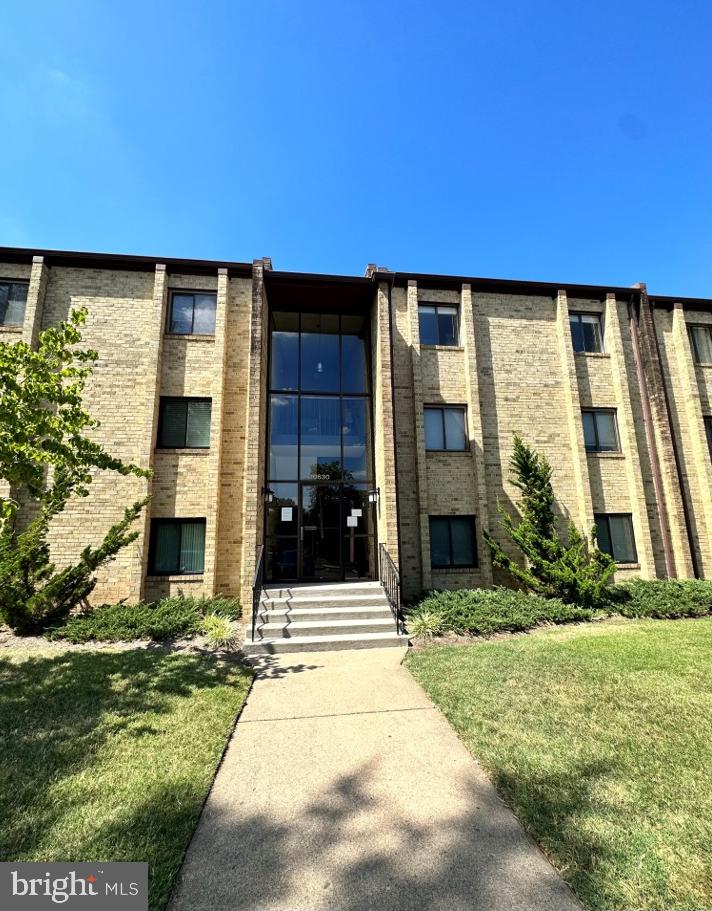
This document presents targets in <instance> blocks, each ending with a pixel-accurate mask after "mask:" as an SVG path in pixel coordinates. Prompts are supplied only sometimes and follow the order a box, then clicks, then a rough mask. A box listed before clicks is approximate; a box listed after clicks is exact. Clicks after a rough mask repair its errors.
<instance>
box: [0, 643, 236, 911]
mask: <svg viewBox="0 0 712 911" xmlns="http://www.w3.org/2000/svg"><path fill="white" fill-rule="evenodd" d="M246 674H247V671H245V670H242V669H240V668H237V667H235V666H234V665H232V666H231V665H230V663H219V662H216V661H215V660H211V659H208V658H205V657H203V656H196V655H186V654H175V653H172V654H171V653H168V652H161V651H159V650H145V649H137V650H127V651H117V652H110V651H106V652H103V651H87V652H78V651H68V652H63V653H61V654H59V655H51V656H47V655H42V656H30V657H28V658H27V659H26V660H23V661H21V662H19V663H16V662H13V661H11V660H8V658H0V730H1V731H2V733H3V736H2V738H1V740H0V776H1V780H2V788H0V860H16V859H21V858H25V859H44V857H46V856H47V854H48V853H54V852H55V851H57V850H59V851H60V853H62V849H63V848H64V849H65V850H64V851H63V856H61V857H59V856H53V857H51V858H49V857H47V859H54V860H60V859H67V860H130V859H134V860H149V863H150V864H151V879H152V883H151V891H152V892H153V891H155V890H156V889H157V890H158V894H159V895H162V896H163V900H165V897H166V896H167V894H168V889H169V888H170V881H171V879H172V876H173V875H174V873H175V871H176V869H177V867H178V865H179V863H180V858H181V856H182V852H183V850H184V848H185V846H186V845H187V843H188V840H189V838H190V835H191V833H192V831H193V828H194V826H195V823H196V821H197V818H198V816H199V813H200V809H201V806H202V802H203V800H204V797H205V792H206V782H205V769H206V767H207V765H206V760H207V759H209V757H210V756H212V755H214V754H215V753H216V748H215V745H216V744H217V743H218V742H219V741H220V737H221V734H222V729H221V730H220V733H218V732H217V727H220V728H222V725H223V724H224V722H225V719H226V718H227V719H228V720H229V718H230V715H231V711H230V709H229V708H227V707H226V706H225V705H222V704H220V705H218V702H216V701H215V700H212V701H208V702H206V700H205V699H204V698H203V699H202V700H200V701H199V703H196V705H198V704H199V705H200V706H202V710H203V711H204V712H205V713H206V715H207V718H208V720H205V719H203V718H197V719H196V723H197V724H199V723H200V722H203V725H202V728H203V730H204V731H206V730H207V731H209V737H210V742H211V744H212V746H211V747H209V748H206V747H202V746H201V745H200V744H197V745H196V750H195V753H186V750H185V749H184V743H180V744H179V743H178V740H184V738H183V732H182V731H181V729H180V727H179V726H178V727H177V728H176V727H171V725H173V724H176V723H177V724H178V725H179V724H180V722H176V721H175V719H172V718H171V719H168V717H166V725H167V728H166V737H167V740H166V747H165V755H164V753H163V752H162V750H163V747H162V745H161V743H160V741H158V740H157V739H156V737H155V736H154V735H158V736H159V737H160V736H161V735H162V733H163V732H162V731H161V730H159V728H160V727H162V726H163V724H164V722H163V721H161V720H160V719H161V717H162V716H169V715H174V714H176V712H177V707H178V706H180V701H178V702H177V701H176V697H181V698H185V699H186V700H188V699H189V698H190V697H191V696H196V695H200V694H203V695H204V694H205V691H208V690H213V689H215V688H223V689H224V690H225V692H226V693H227V687H228V686H229V685H230V684H231V683H232V682H236V683H237V684H238V685H239V686H240V687H241V688H243V689H244V690H246V688H247V680H246ZM235 705H236V706H238V707H239V700H235ZM181 709H182V711H183V713H184V715H183V717H189V716H188V714H187V706H182V707H181ZM213 719H214V720H215V726H213V727H212V728H211V725H212V724H213ZM224 733H225V734H227V733H228V730H227V729H226V730H225V731H224ZM190 734H191V731H190V729H187V730H186V731H185V736H186V737H190ZM117 735H120V740H118V739H117ZM134 739H135V740H136V749H135V750H132V749H128V750H127V749H126V744H127V743H131V742H132V741H133V740H134ZM142 740H145V748H146V753H145V755H146V756H150V757H152V758H151V760H150V761H153V762H155V761H165V764H166V770H167V772H166V776H165V780H164V781H161V782H160V783H159V784H158V785H157V783H156V777H155V766H154V767H153V768H150V769H149V770H148V771H149V772H150V774H148V775H147V776H146V778H147V779H150V778H151V777H152V778H153V781H152V782H151V781H144V780H143V778H142V776H141V765H140V763H141V762H142V761H143V762H144V763H145V762H146V761H147V760H146V759H145V758H144V756H143V755H142V753H143V750H144V744H143V743H142ZM169 743H170V744H171V745H172V746H173V748H177V747H179V746H180V748H181V750H182V753H183V755H182V757H181V760H180V762H178V763H174V762H173V761H172V760H173V756H172V755H171V753H170V750H169V747H168V744H169ZM114 744H116V745H117V750H118V753H117V756H118V758H117V757H116V756H114V755H113V754H111V750H112V749H113V747H114ZM107 748H108V752H107ZM102 751H103V753H102ZM122 751H123V752H122ZM126 755H130V756H131V757H133V758H134V759H135V761H136V768H135V769H134V768H127V761H126V760H125V758H124V757H125V756H126ZM194 756H197V757H198V758H197V759H196V765H197V766H198V767H197V768H196V769H195V774H193V767H192V766H191V762H192V761H193V757H194ZM218 757H219V752H218V753H217V755H216V756H215V761H216V762H217V758H218ZM99 766H100V767H101V770H100V774H99V772H98V771H97V770H98V767H99ZM114 788H117V789H123V790H120V791H119V790H117V792H116V794H114ZM142 800H144V802H145V809H144V808H143V807H144V804H142ZM107 804H108V805H109V806H110V808H111V812H110V813H109V812H107V809H106V805H107ZM137 807H138V809H137ZM94 808H95V809H96V810H97V811H98V810H100V811H101V813H102V815H104V816H108V817H110V819H111V824H110V825H109V826H103V825H102V823H100V822H98V821H97V813H93V809H94ZM84 817H86V819H85V818H84ZM70 818H71V822H67V820H68V819H70ZM64 826H68V827H70V828H71V831H70V830H67V831H66V844H63V843H61V842H62V838H63V836H64V834H65V829H64V828H63V827H64ZM58 841H59V842H60V844H58ZM48 845H49V846H50V847H48ZM82 851H85V852H86V853H85V856H77V853H82ZM149 855H151V856H149ZM154 880H155V885H154ZM152 907H160V905H153V901H152Z"/></svg>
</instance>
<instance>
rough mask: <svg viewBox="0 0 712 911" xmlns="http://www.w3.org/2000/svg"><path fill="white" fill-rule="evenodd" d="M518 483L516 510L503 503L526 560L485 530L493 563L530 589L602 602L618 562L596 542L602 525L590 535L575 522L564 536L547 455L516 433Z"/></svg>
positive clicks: (506, 523) (505, 524) (507, 527)
mask: <svg viewBox="0 0 712 911" xmlns="http://www.w3.org/2000/svg"><path fill="white" fill-rule="evenodd" d="M509 464H510V469H511V474H512V476H513V477H512V484H513V485H514V486H515V487H517V488H518V489H519V490H520V491H521V492H522V496H521V500H520V503H519V507H518V508H515V510H514V515H510V514H509V513H508V512H507V511H506V510H505V509H504V508H503V507H502V506H500V505H499V504H498V507H497V511H498V513H499V521H500V525H501V526H502V528H503V530H504V532H505V534H506V535H507V537H509V538H510V540H511V541H512V542H513V544H514V545H515V546H516V547H517V549H518V550H519V551H520V552H521V554H522V558H523V563H522V564H520V563H518V562H516V561H515V560H513V559H512V558H511V557H510V556H509V555H508V554H507V553H505V551H504V550H503V548H502V547H501V546H500V544H499V543H498V542H497V541H496V540H495V539H494V538H493V537H492V535H491V534H490V533H489V532H488V531H487V530H485V532H484V536H485V541H486V542H487V545H488V546H489V548H490V551H491V553H492V563H493V565H494V566H495V567H497V568H498V569H502V570H504V571H505V572H507V573H509V575H510V576H512V578H513V579H515V580H516V581H517V582H518V583H519V584H520V585H521V586H523V587H524V588H526V589H527V590H528V591H531V592H535V593H536V594H539V595H545V596H546V597H548V598H561V600H562V601H566V603H567V604H580V605H581V606H582V607H586V608H596V607H600V606H601V605H602V604H603V603H604V602H605V599H606V597H607V590H608V588H609V586H610V583H611V580H612V578H613V574H614V572H615V568H616V564H615V562H614V561H613V558H612V557H610V556H609V555H608V554H605V553H603V552H602V551H600V550H599V549H598V548H597V547H596V530H595V528H594V529H593V530H592V532H591V537H590V539H589V537H588V536H587V535H585V534H583V533H582V532H580V531H579V530H578V528H576V526H575V525H574V523H573V522H571V521H569V522H568V525H567V533H566V536H565V538H564V536H562V535H561V533H560V531H559V529H558V527H557V522H556V518H555V516H554V511H553V508H554V504H555V501H556V500H555V497H554V488H553V486H552V483H551V477H552V474H553V470H552V467H551V465H550V464H549V462H548V460H547V459H546V457H545V456H543V455H541V454H540V453H538V452H536V451H535V450H534V449H532V448H531V447H530V446H527V444H526V443H525V442H524V441H523V440H522V439H521V438H520V437H519V436H517V434H515V435H514V450H513V453H512V457H511V458H510V461H509Z"/></svg>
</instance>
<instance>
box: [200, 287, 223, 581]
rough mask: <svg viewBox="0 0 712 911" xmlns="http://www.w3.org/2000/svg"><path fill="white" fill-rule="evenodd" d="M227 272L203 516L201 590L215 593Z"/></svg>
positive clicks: (219, 314)
mask: <svg viewBox="0 0 712 911" xmlns="http://www.w3.org/2000/svg"><path fill="white" fill-rule="evenodd" d="M227 315H228V275H227V269H218V293H217V301H216V308H215V370H214V373H213V377H214V379H213V388H212V407H211V411H210V455H209V463H208V491H209V498H208V508H207V511H206V516H205V573H204V576H203V580H204V590H205V591H206V592H210V593H211V594H213V595H214V594H215V593H216V591H217V589H216V575H217V553H218V542H217V534H218V527H219V520H220V477H221V473H220V466H221V462H222V438H223V401H224V384H225V374H226V363H227Z"/></svg>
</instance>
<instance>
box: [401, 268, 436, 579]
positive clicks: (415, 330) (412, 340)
mask: <svg viewBox="0 0 712 911" xmlns="http://www.w3.org/2000/svg"><path fill="white" fill-rule="evenodd" d="M406 293H407V301H408V343H409V345H410V359H411V368H412V372H413V422H414V428H413V433H414V438H415V464H416V477H415V484H416V487H417V490H418V493H417V501H418V529H419V534H420V566H421V570H420V573H421V585H422V588H423V589H425V590H426V591H427V590H428V589H430V588H432V587H433V577H432V571H431V568H430V523H429V521H428V472H427V466H426V460H425V459H426V457H425V427H424V419H423V372H422V370H421V366H420V325H419V323H418V283H417V282H415V281H412V280H411V281H409V282H408V290H407V292H406Z"/></svg>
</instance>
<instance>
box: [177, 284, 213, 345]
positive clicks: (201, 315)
mask: <svg viewBox="0 0 712 911" xmlns="http://www.w3.org/2000/svg"><path fill="white" fill-rule="evenodd" d="M216 301H217V297H216V295H215V294H214V293H211V292H210V291H174V292H173V293H172V294H171V307H170V311H171V312H170V318H169V320H168V331H169V332H175V333H176V334H178V335H215V306H216Z"/></svg>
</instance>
